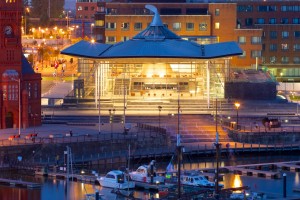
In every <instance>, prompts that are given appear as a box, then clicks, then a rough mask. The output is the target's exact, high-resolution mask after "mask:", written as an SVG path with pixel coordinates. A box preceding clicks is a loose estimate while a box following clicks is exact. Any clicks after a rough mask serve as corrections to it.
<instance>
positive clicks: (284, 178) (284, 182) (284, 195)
mask: <svg viewBox="0 0 300 200" xmlns="http://www.w3.org/2000/svg"><path fill="white" fill-rule="evenodd" d="M283 198H286V173H283Z"/></svg>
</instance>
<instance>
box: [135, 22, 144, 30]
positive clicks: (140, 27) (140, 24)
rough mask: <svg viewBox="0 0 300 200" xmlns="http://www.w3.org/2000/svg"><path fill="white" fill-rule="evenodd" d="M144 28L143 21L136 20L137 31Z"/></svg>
mask: <svg viewBox="0 0 300 200" xmlns="http://www.w3.org/2000/svg"><path fill="white" fill-rule="evenodd" d="M142 28H143V24H142V22H136V23H134V30H135V31H140V30H142Z"/></svg>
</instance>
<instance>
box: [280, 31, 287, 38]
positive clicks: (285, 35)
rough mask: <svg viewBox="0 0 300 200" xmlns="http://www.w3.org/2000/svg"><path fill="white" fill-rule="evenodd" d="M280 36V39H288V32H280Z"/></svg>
mask: <svg viewBox="0 0 300 200" xmlns="http://www.w3.org/2000/svg"><path fill="white" fill-rule="evenodd" d="M281 36H282V38H289V32H288V31H282V33H281Z"/></svg>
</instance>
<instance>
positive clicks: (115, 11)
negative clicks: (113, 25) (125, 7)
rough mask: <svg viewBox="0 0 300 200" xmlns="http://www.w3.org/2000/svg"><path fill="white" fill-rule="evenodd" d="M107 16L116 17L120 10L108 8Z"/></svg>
mask: <svg viewBox="0 0 300 200" xmlns="http://www.w3.org/2000/svg"><path fill="white" fill-rule="evenodd" d="M107 14H109V15H116V14H118V10H117V9H116V8H107Z"/></svg>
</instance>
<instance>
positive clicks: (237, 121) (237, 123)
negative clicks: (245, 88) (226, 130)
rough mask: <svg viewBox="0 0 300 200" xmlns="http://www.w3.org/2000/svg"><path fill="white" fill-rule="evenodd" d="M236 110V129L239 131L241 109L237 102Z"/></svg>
mask: <svg viewBox="0 0 300 200" xmlns="http://www.w3.org/2000/svg"><path fill="white" fill-rule="evenodd" d="M234 105H235V108H236V129H238V125H239V107H240V103H238V102H236V103H234Z"/></svg>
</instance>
